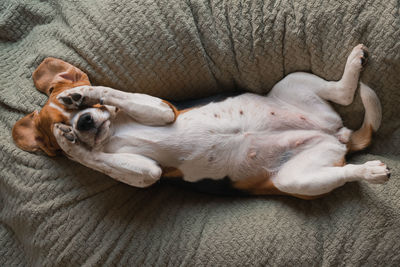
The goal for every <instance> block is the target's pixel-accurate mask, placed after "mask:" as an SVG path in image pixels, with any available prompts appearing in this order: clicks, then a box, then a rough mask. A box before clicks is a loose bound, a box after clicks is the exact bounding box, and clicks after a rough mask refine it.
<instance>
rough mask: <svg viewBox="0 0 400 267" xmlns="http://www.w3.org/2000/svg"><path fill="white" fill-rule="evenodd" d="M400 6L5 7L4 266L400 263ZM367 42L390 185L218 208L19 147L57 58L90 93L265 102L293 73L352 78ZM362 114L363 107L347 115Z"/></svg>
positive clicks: (201, 2)
mask: <svg viewBox="0 0 400 267" xmlns="http://www.w3.org/2000/svg"><path fill="white" fill-rule="evenodd" d="M399 7H400V4H399V2H398V1H397V0H387V1H378V0H375V1H374V0H346V1H344V0H343V1H322V0H298V1H288V0H282V1H273V0H265V1H262V0H255V1H239V0H238V1H226V0H215V1H208V0H149V1H144V0H114V1H111V0H110V1H106V0H91V1H88V0H75V1H72V0H71V1H54V2H52V1H49V2H47V1H31V0H3V1H0V137H1V138H0V265H1V266H12V265H20V266H24V265H29V266H66V265H72V266H79V265H85V266H93V265H106V266H109V265H117V264H119V265H122V266H132V265H137V266H141V265H148V266H154V265H161V266H166V265H171V266H176V265H185V266H194V265H197V266H206V265H207V266H217V265H236V266H244V265H264V266H265V265H271V266H311V265H314V266H316V265H319V266H321V265H322V266H337V265H341V266H371V265H380V266H399V265H400V242H399V241H400V190H399V188H400V181H399V178H400V175H399V173H400V160H399V159H400V118H399V116H400V115H399V113H400V104H399V101H400V15H399ZM357 43H364V44H366V45H367V46H368V47H369V48H370V54H371V57H370V62H369V63H368V66H367V67H366V68H365V71H364V73H363V75H362V80H363V81H364V82H365V83H366V84H368V85H370V86H371V87H372V88H374V89H375V90H376V92H377V94H378V96H379V98H380V99H381V102H382V106H383V124H382V127H381V129H380V131H379V133H378V135H377V136H376V138H375V139H374V146H373V147H372V148H371V149H370V150H368V151H366V152H365V153H360V154H357V155H354V156H352V157H351V158H350V161H351V162H364V161H367V160H371V159H380V160H382V161H384V162H386V163H387V164H388V165H389V167H390V168H391V169H392V178H391V180H390V181H389V182H387V183H386V184H384V185H371V184H367V183H365V182H359V183H349V184H346V185H345V186H343V187H342V188H339V189H337V190H335V191H334V192H333V193H332V194H330V195H329V196H327V197H325V198H322V199H318V200H314V201H303V200H298V199H294V198H289V197H258V198H256V197H220V196H211V195H207V194H201V193H196V192H193V191H190V190H187V189H184V188H181V187H178V186H171V185H163V184H158V185H156V186H154V187H151V188H149V189H136V188H132V187H129V186H127V185H124V184H121V183H118V182H116V181H114V180H112V179H111V178H109V177H107V176H105V175H103V174H100V173H97V172H94V171H92V170H89V169H87V168H85V167H83V166H80V165H79V164H76V163H74V162H72V161H69V160H68V159H66V158H62V157H56V158H49V157H47V156H45V155H43V154H40V153H37V154H32V153H27V152H24V151H21V150H20V149H18V148H17V147H16V146H15V145H14V143H13V141H12V138H11V134H10V132H11V127H12V126H13V124H14V123H15V121H16V120H17V119H19V118H21V117H22V116H23V115H25V114H26V113H28V112H32V111H33V110H35V109H40V107H41V106H42V105H43V104H44V103H45V101H46V97H45V95H42V94H40V93H39V92H38V91H36V89H35V88H34V86H33V82H32V78H31V74H32V72H33V71H34V69H35V68H36V67H37V66H38V64H39V63H40V62H41V61H42V60H43V59H44V58H45V57H48V56H53V57H57V58H61V59H63V60H65V61H68V62H70V63H71V64H74V65H76V66H77V67H79V68H80V69H82V70H83V71H85V72H86V73H87V74H88V75H89V77H90V79H91V81H92V83H93V84H95V85H105V86H110V87H113V88H118V89H121V90H125V91H130V92H143V93H147V94H151V95H156V96H159V97H163V98H166V99H169V100H183V99H189V98H198V97H201V96H206V95H211V94H215V93H221V92H225V91H240V90H243V91H251V92H255V93H267V92H268V91H269V90H270V88H271V87H272V85H273V84H275V83H276V82H277V81H278V80H280V79H281V78H282V77H284V75H286V74H288V73H291V72H294V71H299V70H302V71H310V72H313V73H315V74H317V75H319V76H321V77H323V78H325V79H329V80H334V79H338V78H339V77H340V76H341V73H342V70H343V67H344V64H345V61H346V56H347V55H348V53H349V52H350V51H351V48H352V47H353V46H354V45H356V44H357ZM339 112H340V113H341V114H342V115H343V117H344V121H345V125H347V126H349V127H352V128H357V127H358V126H359V125H360V122H361V120H362V117H363V108H362V105H361V104H360V101H359V97H358V98H357V101H356V103H355V104H353V105H351V106H350V107H346V108H343V107H340V108H339Z"/></svg>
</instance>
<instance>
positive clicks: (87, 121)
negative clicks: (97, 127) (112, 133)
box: [76, 113, 94, 131]
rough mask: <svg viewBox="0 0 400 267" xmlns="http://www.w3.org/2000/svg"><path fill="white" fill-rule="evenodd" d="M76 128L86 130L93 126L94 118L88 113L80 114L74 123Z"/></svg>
mask: <svg viewBox="0 0 400 267" xmlns="http://www.w3.org/2000/svg"><path fill="white" fill-rule="evenodd" d="M76 128H77V129H78V130H79V131H87V130H90V129H93V128H94V120H93V118H92V115H90V113H85V114H82V115H81V116H80V117H79V119H78V123H77V124H76Z"/></svg>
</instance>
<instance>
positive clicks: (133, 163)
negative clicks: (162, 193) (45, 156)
mask: <svg viewBox="0 0 400 267" xmlns="http://www.w3.org/2000/svg"><path fill="white" fill-rule="evenodd" d="M53 132H54V136H55V138H56V140H57V142H58V144H59V145H60V147H61V149H62V150H63V151H64V152H65V153H66V155H67V156H68V157H69V158H70V159H72V160H74V161H76V162H79V163H81V164H82V165H85V166H86V167H89V168H91V169H94V170H97V171H99V172H102V173H105V174H107V175H109V176H111V177H112V178H114V179H116V180H118V181H121V182H123V183H126V184H129V185H132V186H136V187H147V186H150V185H152V184H154V183H155V182H156V181H158V180H159V179H160V177H161V173H162V170H161V168H160V167H159V166H158V164H157V163H156V162H155V161H154V160H152V159H149V158H147V157H144V156H141V155H136V154H125V153H116V154H109V153H103V152H100V151H90V150H88V149H87V148H85V147H84V145H83V144H81V143H79V141H78V139H77V138H76V136H75V135H74V133H73V131H72V129H71V127H70V126H67V125H64V124H61V123H58V124H55V126H54V129H53Z"/></svg>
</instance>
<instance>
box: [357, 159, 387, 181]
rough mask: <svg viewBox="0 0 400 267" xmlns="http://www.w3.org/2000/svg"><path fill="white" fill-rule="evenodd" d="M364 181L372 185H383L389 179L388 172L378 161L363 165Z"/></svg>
mask: <svg viewBox="0 0 400 267" xmlns="http://www.w3.org/2000/svg"><path fill="white" fill-rule="evenodd" d="M363 167H364V168H363V176H364V179H365V180H367V181H368V182H370V183H372V184H383V183H384V182H386V181H388V180H389V178H390V170H389V169H388V167H387V166H386V164H385V163H383V162H381V161H380V160H373V161H368V162H366V163H364V165H363Z"/></svg>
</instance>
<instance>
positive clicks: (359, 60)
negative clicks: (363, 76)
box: [348, 44, 369, 69]
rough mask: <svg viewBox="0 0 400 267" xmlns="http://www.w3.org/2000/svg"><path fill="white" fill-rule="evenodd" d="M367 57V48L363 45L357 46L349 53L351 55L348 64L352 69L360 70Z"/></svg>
mask: <svg viewBox="0 0 400 267" xmlns="http://www.w3.org/2000/svg"><path fill="white" fill-rule="evenodd" d="M368 57H369V54H368V48H367V47H366V46H365V45H363V44H359V45H357V46H356V47H354V48H353V51H351V54H350V56H349V57H348V62H349V63H350V64H351V66H353V67H354V68H357V69H362V68H363V67H365V65H366V64H367V61H368Z"/></svg>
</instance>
